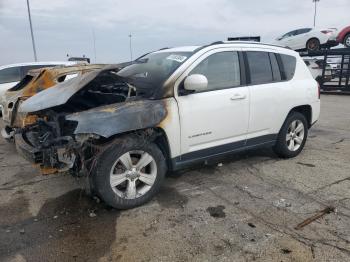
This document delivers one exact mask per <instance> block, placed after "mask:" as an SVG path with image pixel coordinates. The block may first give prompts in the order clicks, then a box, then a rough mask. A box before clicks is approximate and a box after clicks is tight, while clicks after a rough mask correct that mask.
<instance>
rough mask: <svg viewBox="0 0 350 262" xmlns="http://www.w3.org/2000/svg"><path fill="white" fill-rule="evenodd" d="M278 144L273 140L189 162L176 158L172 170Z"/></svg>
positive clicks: (172, 160) (172, 162)
mask: <svg viewBox="0 0 350 262" xmlns="http://www.w3.org/2000/svg"><path fill="white" fill-rule="evenodd" d="M275 144H276V140H271V141H267V142H264V143H260V144H255V145H249V146H243V147H240V148H235V149H232V150H229V151H225V152H221V153H217V154H213V155H209V156H205V157H200V158H193V159H188V160H181V156H178V157H175V158H172V159H171V170H172V171H177V170H181V169H184V168H188V167H190V166H193V165H195V164H198V163H201V162H205V161H208V160H213V159H217V158H218V159H219V158H221V157H224V156H227V155H230V154H233V153H239V152H243V151H246V150H250V149H257V148H264V147H272V146H274V145H275Z"/></svg>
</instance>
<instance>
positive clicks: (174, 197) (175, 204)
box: [156, 187, 188, 208]
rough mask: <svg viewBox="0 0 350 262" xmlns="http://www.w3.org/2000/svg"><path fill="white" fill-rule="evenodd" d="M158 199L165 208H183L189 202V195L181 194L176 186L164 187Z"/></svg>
mask: <svg viewBox="0 0 350 262" xmlns="http://www.w3.org/2000/svg"><path fill="white" fill-rule="evenodd" d="M156 200H157V201H158V203H159V204H160V205H161V206H162V207H163V208H183V207H184V206H185V205H186V203H187V202H188V199H187V197H185V196H183V195H181V194H180V193H179V192H178V191H177V190H176V189H175V188H172V187H162V188H161V189H160V191H159V193H158V194H157V196H156Z"/></svg>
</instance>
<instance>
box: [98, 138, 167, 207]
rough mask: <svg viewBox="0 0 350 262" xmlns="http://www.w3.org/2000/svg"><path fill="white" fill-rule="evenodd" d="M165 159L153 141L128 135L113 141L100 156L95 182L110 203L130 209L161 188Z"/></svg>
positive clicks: (145, 200) (99, 193)
mask: <svg viewBox="0 0 350 262" xmlns="http://www.w3.org/2000/svg"><path fill="white" fill-rule="evenodd" d="M165 173H166V161H165V158H164V156H163V154H162V152H161V150H160V149H159V148H158V147H157V145H155V144H154V143H152V142H149V141H146V140H145V139H142V138H140V137H138V136H134V135H129V136H124V137H121V138H118V139H116V140H113V141H112V142H111V145H110V146H109V147H108V149H107V150H106V151H105V152H104V153H103V154H102V155H101V156H100V157H98V159H97V166H96V168H95V171H94V174H93V175H94V177H93V181H94V186H95V190H96V192H97V194H98V195H99V196H100V197H101V198H102V199H103V200H104V201H105V202H106V203H107V204H108V205H110V206H112V207H115V208H118V209H129V208H133V207H136V206H140V205H142V204H144V203H146V202H147V201H149V200H150V199H151V198H152V197H153V196H154V195H155V194H156V193H157V192H158V190H159V188H160V186H161V183H162V181H163V179H164V176H165Z"/></svg>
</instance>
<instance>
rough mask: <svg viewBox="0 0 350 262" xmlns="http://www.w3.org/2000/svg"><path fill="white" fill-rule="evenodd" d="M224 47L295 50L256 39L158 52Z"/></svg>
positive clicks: (193, 50) (160, 51) (167, 50)
mask: <svg viewBox="0 0 350 262" xmlns="http://www.w3.org/2000/svg"><path fill="white" fill-rule="evenodd" d="M219 46H220V47H224V46H230V47H232V46H237V47H256V48H259V47H260V48H269V49H275V50H280V51H282V50H283V51H287V52H289V51H290V52H294V51H292V50H291V49H287V48H285V47H282V46H279V45H273V44H265V43H261V42H256V41H219V42H214V43H212V44H209V45H204V46H181V47H174V48H166V49H165V48H164V49H161V50H158V51H156V52H157V53H163V52H197V51H199V50H202V49H205V48H214V47H219Z"/></svg>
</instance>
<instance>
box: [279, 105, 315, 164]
mask: <svg viewBox="0 0 350 262" xmlns="http://www.w3.org/2000/svg"><path fill="white" fill-rule="evenodd" d="M307 133H308V125H307V121H306V118H305V116H304V115H303V114H301V113H299V112H291V113H290V114H289V116H288V117H287V119H286V121H285V122H284V124H283V126H282V128H281V130H280V133H279V134H278V138H277V142H276V145H275V146H274V151H275V153H276V154H277V155H278V156H280V157H283V158H291V157H295V156H297V155H299V153H300V152H301V151H302V150H303V148H304V145H305V142H306V138H307Z"/></svg>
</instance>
